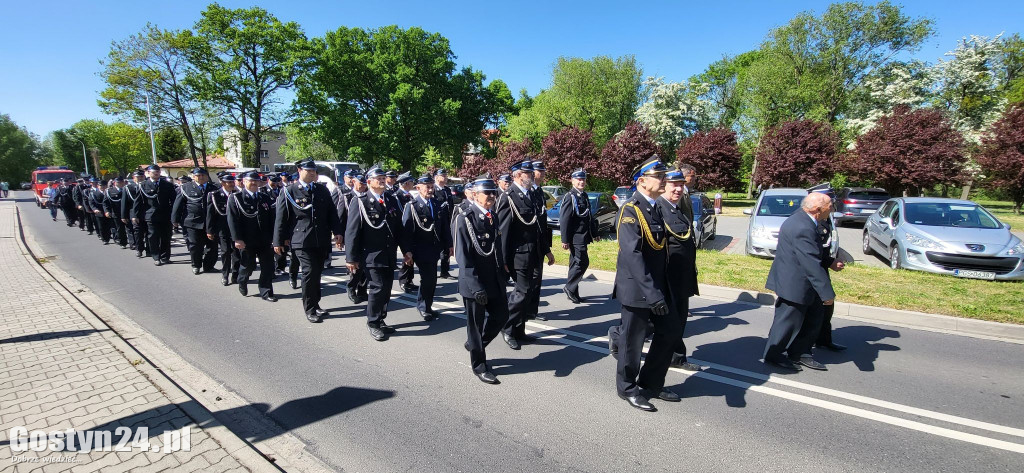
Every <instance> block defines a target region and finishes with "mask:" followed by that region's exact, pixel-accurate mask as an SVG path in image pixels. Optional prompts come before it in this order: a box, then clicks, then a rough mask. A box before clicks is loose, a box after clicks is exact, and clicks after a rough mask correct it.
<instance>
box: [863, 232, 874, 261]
mask: <svg viewBox="0 0 1024 473" xmlns="http://www.w3.org/2000/svg"><path fill="white" fill-rule="evenodd" d="M861 251H862V252H863V253H864V255H865V256H871V255H873V254H875V250H872V249H871V235H868V232H867V231H866V230H865V231H864V243H863V244H862V245H861Z"/></svg>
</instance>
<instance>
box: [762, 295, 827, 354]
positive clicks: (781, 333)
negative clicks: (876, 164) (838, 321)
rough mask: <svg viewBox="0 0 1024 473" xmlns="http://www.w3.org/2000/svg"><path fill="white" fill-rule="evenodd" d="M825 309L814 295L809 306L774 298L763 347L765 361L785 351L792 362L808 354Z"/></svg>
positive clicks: (817, 333) (816, 336)
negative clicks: (771, 318)
mask: <svg viewBox="0 0 1024 473" xmlns="http://www.w3.org/2000/svg"><path fill="white" fill-rule="evenodd" d="M824 313H825V306H824V305H823V304H822V303H821V299H820V298H818V297H817V296H815V297H814V301H812V302H811V303H810V304H797V303H795V302H792V301H787V300H785V299H783V298H781V297H777V298H776V299H775V320H773V321H772V328H771V329H770V330H768V342H767V343H766V344H765V348H764V358H765V360H770V359H776V358H778V357H780V356H782V352H786V353H787V354H788V355H789V358H790V359H792V360H796V359H799V358H800V356H801V355H807V354H810V353H811V346H812V345H813V344H814V341H815V340H816V339H817V338H818V335H819V332H820V331H821V321H822V318H823V317H824Z"/></svg>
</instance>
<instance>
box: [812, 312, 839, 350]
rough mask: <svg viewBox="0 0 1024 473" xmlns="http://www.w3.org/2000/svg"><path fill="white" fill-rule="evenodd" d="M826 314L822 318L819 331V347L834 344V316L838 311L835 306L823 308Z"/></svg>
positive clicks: (817, 342)
mask: <svg viewBox="0 0 1024 473" xmlns="http://www.w3.org/2000/svg"><path fill="white" fill-rule="evenodd" d="M822 307H824V312H823V314H822V318H821V330H819V331H818V340H817V341H816V342H815V343H816V344H817V345H818V346H821V345H831V344H832V314H833V313H834V312H835V311H836V306H835V304H832V305H826V306H822Z"/></svg>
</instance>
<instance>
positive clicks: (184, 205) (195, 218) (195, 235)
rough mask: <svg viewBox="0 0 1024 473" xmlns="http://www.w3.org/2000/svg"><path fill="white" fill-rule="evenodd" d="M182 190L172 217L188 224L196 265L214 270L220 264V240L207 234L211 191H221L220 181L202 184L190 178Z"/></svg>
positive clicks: (187, 229)
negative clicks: (218, 254)
mask: <svg viewBox="0 0 1024 473" xmlns="http://www.w3.org/2000/svg"><path fill="white" fill-rule="evenodd" d="M180 190H181V192H180V193H179V194H178V197H177V198H176V199H175V200H174V206H173V208H172V209H171V221H173V222H180V223H181V226H182V227H184V228H185V238H186V239H187V240H188V241H189V243H190V246H189V256H190V257H191V260H192V268H193V269H194V271H195V272H196V274H198V270H199V269H202V270H203V271H204V272H208V273H209V272H212V271H213V270H214V267H215V266H216V265H217V240H216V239H213V238H207V236H206V235H207V233H209V234H211V235H212V234H213V232H208V231H207V228H206V217H207V214H208V213H209V209H207V207H208V206H209V205H210V194H212V193H215V192H217V191H219V190H220V189H219V188H218V187H217V185H216V184H214V183H212V182H207V183H206V184H203V185H199V184H197V183H196V182H195V181H192V182H186V183H184V184H182V185H181V187H180Z"/></svg>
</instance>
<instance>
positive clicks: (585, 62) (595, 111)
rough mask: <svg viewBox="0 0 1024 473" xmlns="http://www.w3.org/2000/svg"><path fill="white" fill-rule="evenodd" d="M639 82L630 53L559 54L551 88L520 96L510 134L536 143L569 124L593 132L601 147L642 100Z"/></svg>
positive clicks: (509, 128)
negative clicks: (614, 56)
mask: <svg viewBox="0 0 1024 473" xmlns="http://www.w3.org/2000/svg"><path fill="white" fill-rule="evenodd" d="M642 80H643V71H642V70H641V68H640V66H639V65H638V64H637V63H636V59H635V58H634V57H633V56H623V57H620V58H617V59H612V58H610V57H607V56H598V57H595V58H593V59H582V58H568V57H561V58H558V61H557V62H556V63H555V68H554V71H553V72H552V80H551V88H549V89H546V90H543V91H541V92H540V93H539V94H538V95H537V96H536V97H533V98H532V99H529V100H520V102H521V103H523V107H522V108H521V110H520V112H519V114H518V115H517V116H515V117H512V118H510V119H509V121H508V133H509V138H510V139H512V140H521V139H524V138H525V139H529V140H530V141H531V142H533V143H535V144H539V143H540V142H541V140H543V138H544V137H545V136H547V135H548V133H549V132H551V131H552V130H557V129H561V128H565V127H569V126H574V127H577V128H580V129H582V130H586V131H589V132H591V133H593V134H594V143H595V144H596V145H597V147H598V148H600V147H602V146H604V144H605V143H606V142H607V141H608V140H610V139H611V138H612V136H614V135H615V134H616V133H618V132H619V131H620V130H622V129H624V128H625V127H626V125H627V124H628V123H629V122H630V121H631V120H633V117H634V114H635V113H636V110H637V107H639V106H640V104H641V103H642V102H643V101H644V94H643V92H644V89H643V87H642ZM524 98H525V97H524Z"/></svg>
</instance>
